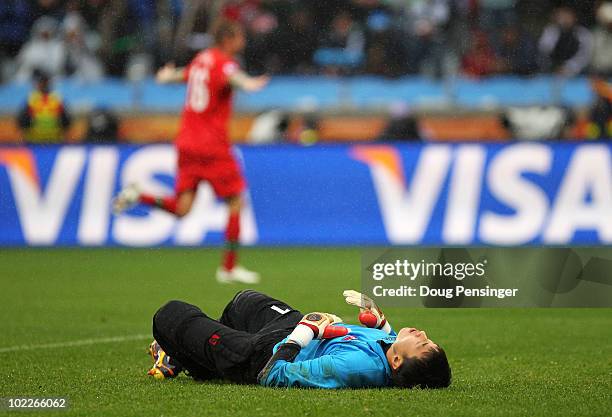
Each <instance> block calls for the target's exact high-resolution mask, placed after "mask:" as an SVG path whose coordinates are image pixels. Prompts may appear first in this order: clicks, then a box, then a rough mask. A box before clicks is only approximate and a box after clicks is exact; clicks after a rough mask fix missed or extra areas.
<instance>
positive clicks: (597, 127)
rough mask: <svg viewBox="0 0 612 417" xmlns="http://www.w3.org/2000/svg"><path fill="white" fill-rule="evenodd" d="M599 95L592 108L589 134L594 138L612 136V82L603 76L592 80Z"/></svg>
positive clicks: (593, 86)
mask: <svg viewBox="0 0 612 417" xmlns="http://www.w3.org/2000/svg"><path fill="white" fill-rule="evenodd" d="M591 85H592V88H593V91H594V92H595V94H596V95H597V99H596V100H595V104H594V105H593V108H592V109H591V117H590V118H591V126H590V129H589V134H588V136H589V137H590V138H592V139H611V138H612V84H611V83H609V82H606V81H605V80H603V79H601V78H595V79H593V80H592V81H591Z"/></svg>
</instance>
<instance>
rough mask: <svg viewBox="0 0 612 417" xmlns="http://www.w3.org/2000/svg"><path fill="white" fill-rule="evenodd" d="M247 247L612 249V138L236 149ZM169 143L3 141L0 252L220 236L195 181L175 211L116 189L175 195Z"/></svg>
mask: <svg viewBox="0 0 612 417" xmlns="http://www.w3.org/2000/svg"><path fill="white" fill-rule="evenodd" d="M236 153H237V155H238V157H239V159H240V160H241V162H242V165H243V170H244V173H245V176H246V179H247V182H248V184H249V189H248V192H247V193H246V200H247V204H246V207H245V209H244V210H243V213H242V218H241V225H242V236H241V239H242V241H243V243H244V244H247V245H438V246H439V245H461V246H465V245H501V246H520V245H610V244H612V145H610V144H604V143H550V144H548V143H512V144H469V143H468V144H426V145H421V144H405V145H404V144H402V145H387V144H377V145H320V146H313V147H298V146H291V145H286V146H284V145H278V146H263V147H253V146H243V147H239V148H237V149H236ZM175 159H176V154H175V150H174V147H173V146H172V145H148V146H133V145H100V146H80V145H78V146H75V145H66V146H30V147H11V146H8V147H6V146H5V147H0V245H2V246H39V245H42V246H55V245H60V246H61V245H64V246H107V245H111V246H112V245H124V246H158V245H168V246H172V245H178V246H198V245H214V244H219V243H221V242H222V240H223V231H224V229H225V222H226V219H227V213H226V208H225V206H224V204H223V202H221V201H219V200H217V199H216V198H215V197H214V194H213V193H212V190H211V188H210V187H209V186H208V185H207V184H201V186H200V188H199V190H198V195H197V199H196V202H195V205H194V207H193V209H192V211H191V212H190V214H189V215H187V216H186V217H184V218H182V219H180V220H179V219H175V218H174V217H173V216H171V215H169V214H167V213H164V212H162V211H161V210H158V209H148V208H145V207H142V206H140V207H136V208H134V209H132V210H130V211H128V212H126V213H123V214H122V215H120V216H116V217H115V216H113V215H112V213H111V210H110V203H111V199H112V197H113V195H114V194H116V193H117V191H118V190H119V189H120V188H121V187H122V186H125V185H127V184H130V183H137V184H139V185H140V187H141V188H142V189H143V190H146V191H149V192H153V193H160V194H171V193H172V192H173V181H174V179H173V178H174V174H175V169H176V162H175Z"/></svg>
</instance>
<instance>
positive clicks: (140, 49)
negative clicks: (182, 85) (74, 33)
mask: <svg viewBox="0 0 612 417" xmlns="http://www.w3.org/2000/svg"><path fill="white" fill-rule="evenodd" d="M155 16H156V3H155V2H154V1H153V0H127V1H126V0H108V5H107V7H105V8H104V13H103V15H102V16H101V17H100V37H101V50H100V53H101V55H102V57H103V60H104V63H105V64H106V70H107V72H108V73H109V74H111V75H116V76H122V75H124V74H125V72H126V67H127V66H128V65H129V62H130V59H131V58H133V57H134V55H138V54H140V55H141V56H139V57H136V60H135V61H136V62H137V65H141V64H142V62H151V64H152V58H150V55H151V54H154V53H155V52H156V45H157V43H156V42H157V41H156V40H157V30H156V28H157V27H156V22H155V20H154V18H155ZM143 54H144V55H147V57H143V56H142V55H143ZM149 71H150V69H149Z"/></svg>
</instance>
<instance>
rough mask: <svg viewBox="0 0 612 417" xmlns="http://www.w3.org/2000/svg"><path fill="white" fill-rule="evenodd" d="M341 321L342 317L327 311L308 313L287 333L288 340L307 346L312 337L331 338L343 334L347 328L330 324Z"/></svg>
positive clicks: (346, 331)
mask: <svg viewBox="0 0 612 417" xmlns="http://www.w3.org/2000/svg"><path fill="white" fill-rule="evenodd" d="M336 323H342V319H341V318H340V317H338V316H335V315H333V314H329V313H310V314H306V315H305V316H304V317H302V320H301V321H300V322H299V323H298V325H297V326H295V329H293V332H291V334H290V335H289V337H288V339H289V341H291V342H293V343H296V344H298V345H300V347H305V346H307V345H308V344H309V343H310V341H311V340H312V339H333V338H334V337H340V336H345V335H346V334H348V332H349V329H348V328H346V327H342V326H332V324H336Z"/></svg>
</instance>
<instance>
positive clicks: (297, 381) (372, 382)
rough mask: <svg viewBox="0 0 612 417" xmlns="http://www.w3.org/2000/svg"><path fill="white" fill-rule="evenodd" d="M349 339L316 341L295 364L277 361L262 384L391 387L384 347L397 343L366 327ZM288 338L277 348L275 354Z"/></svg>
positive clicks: (355, 329)
mask: <svg viewBox="0 0 612 417" xmlns="http://www.w3.org/2000/svg"><path fill="white" fill-rule="evenodd" d="M342 326H345V327H348V328H349V329H351V332H350V333H349V334H347V335H346V336H342V337H337V338H334V339H327V340H313V341H312V342H310V343H309V344H308V346H306V347H305V348H303V349H302V350H301V351H300V353H299V354H298V356H297V357H296V358H295V360H294V361H293V362H287V361H278V362H276V364H275V365H274V366H273V368H272V369H271V370H270V373H269V374H268V377H267V378H266V379H265V380H263V381H261V384H262V385H266V386H270V387H312V388H365V387H386V386H389V385H391V369H390V368H389V362H388V361H387V357H386V355H385V350H384V349H383V344H391V343H393V342H394V341H395V337H396V335H395V332H391V334H390V335H388V334H387V333H385V332H384V331H382V330H377V329H370V328H367V327H363V326H355V325H347V324H342ZM286 341H287V338H285V339H283V340H282V341H281V342H279V343H278V344H276V345H275V346H274V350H273V351H274V352H276V350H277V349H278V347H279V346H280V345H281V344H282V343H285V342H286Z"/></svg>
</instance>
